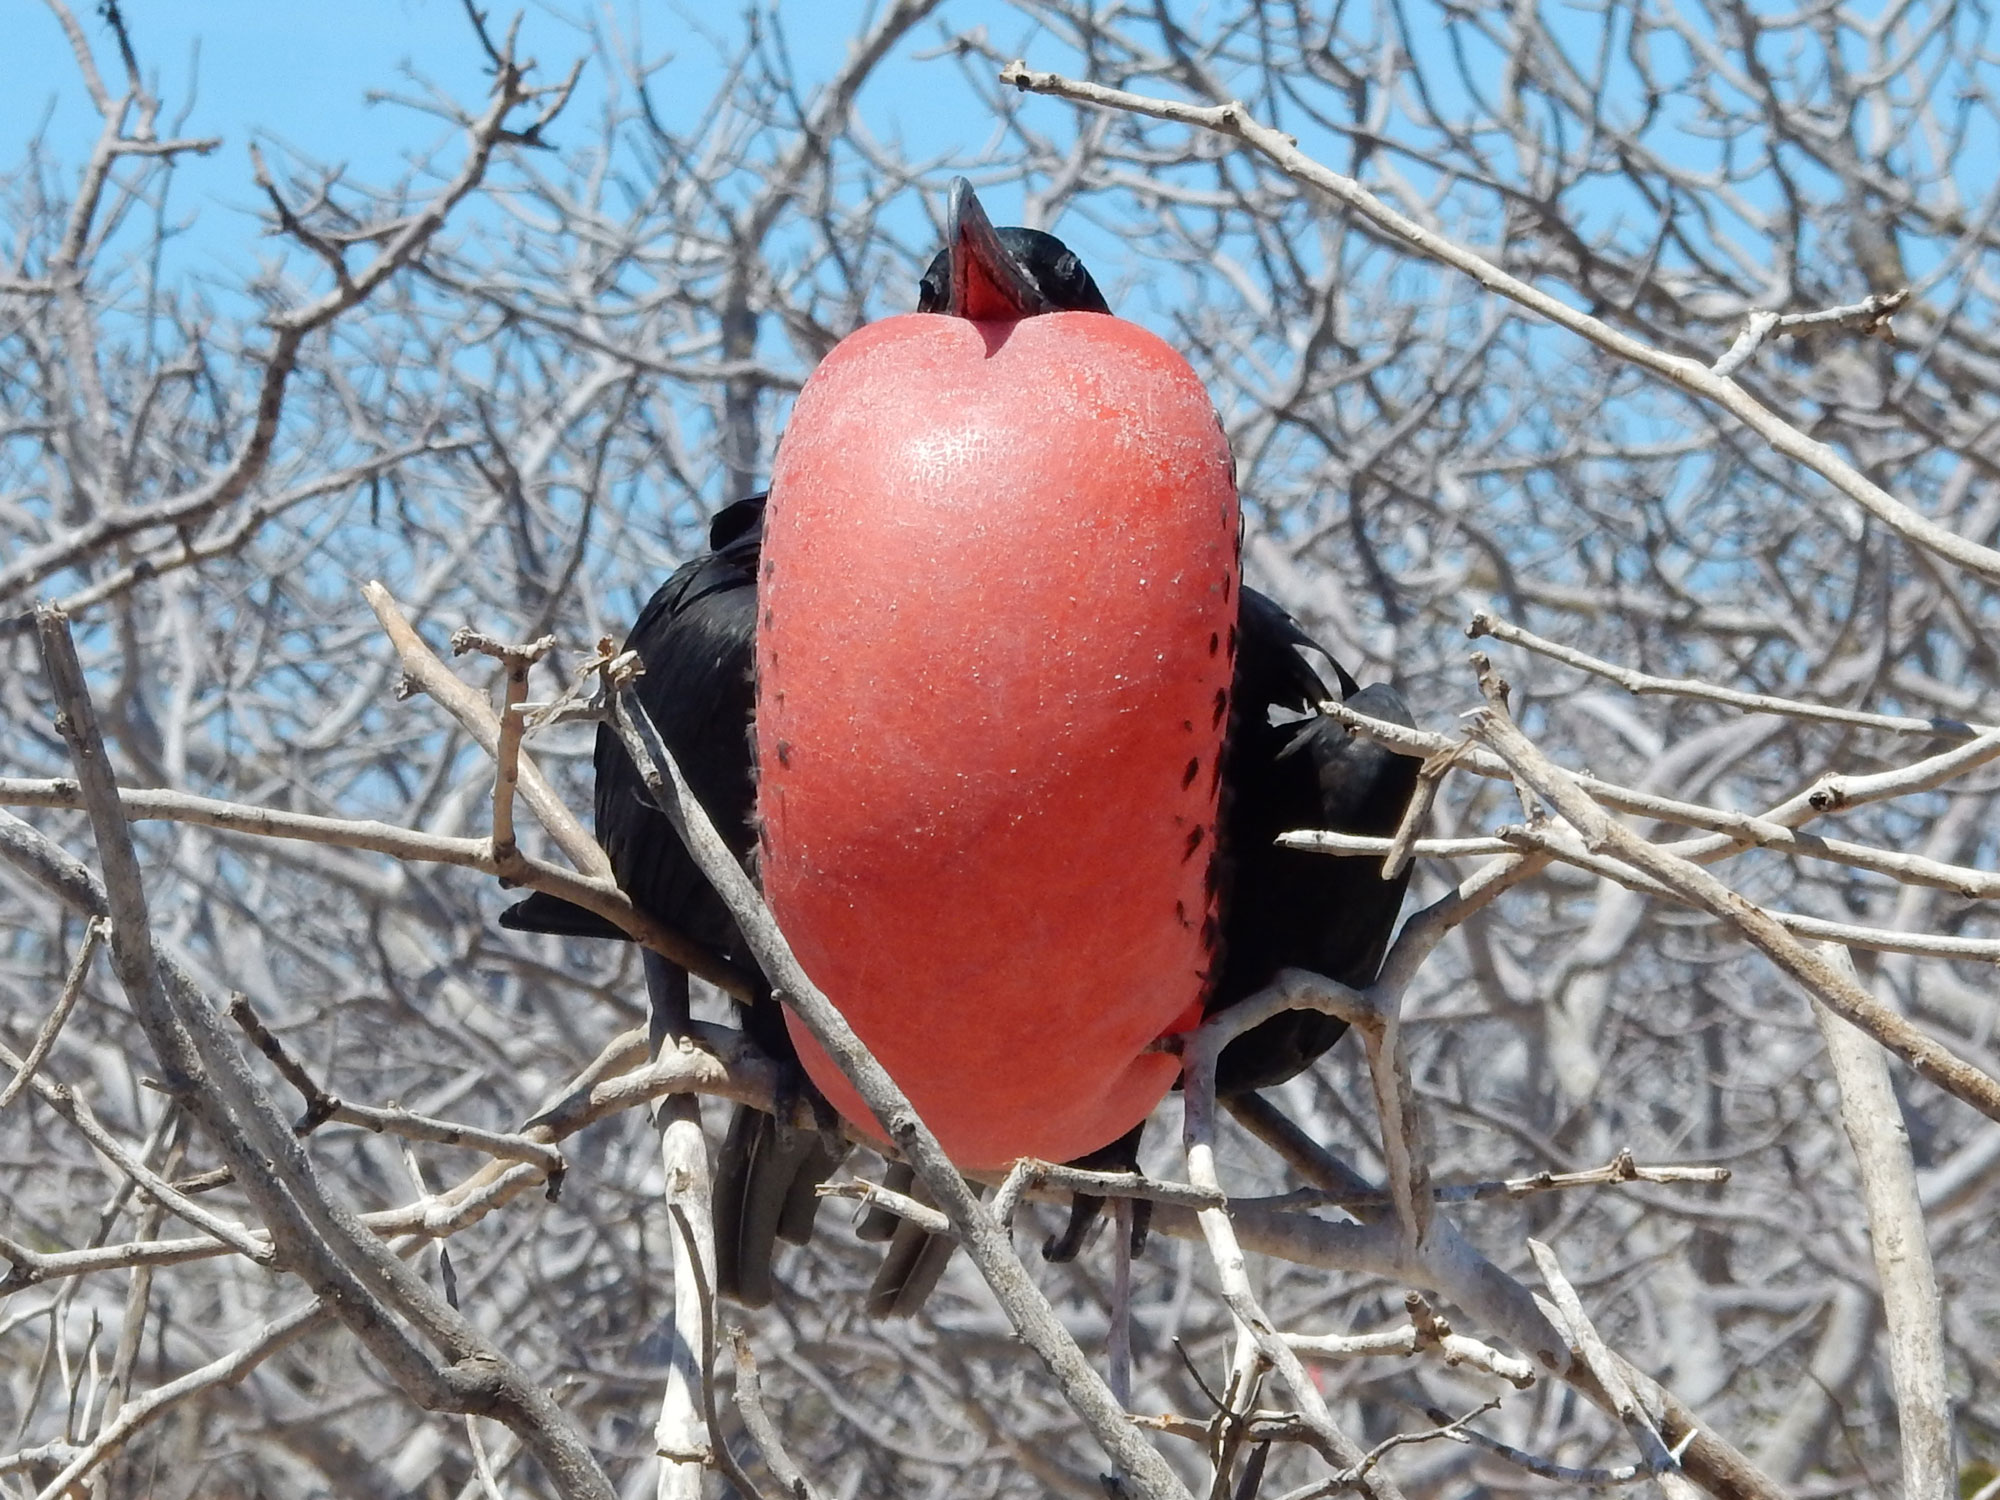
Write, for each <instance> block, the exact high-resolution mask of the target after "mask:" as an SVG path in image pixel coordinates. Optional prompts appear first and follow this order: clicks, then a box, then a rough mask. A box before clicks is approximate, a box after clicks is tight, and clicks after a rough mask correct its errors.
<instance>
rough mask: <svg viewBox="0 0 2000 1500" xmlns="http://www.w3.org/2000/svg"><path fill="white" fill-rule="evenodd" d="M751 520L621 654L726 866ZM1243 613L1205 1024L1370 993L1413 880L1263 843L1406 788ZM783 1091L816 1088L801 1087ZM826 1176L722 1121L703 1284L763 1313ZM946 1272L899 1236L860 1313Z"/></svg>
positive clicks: (743, 765)
mask: <svg viewBox="0 0 2000 1500" xmlns="http://www.w3.org/2000/svg"><path fill="white" fill-rule="evenodd" d="M763 509H764V497H763V496H761V495H759V496H753V497H752V498H750V499H747V500H740V501H738V502H737V503H736V504H734V505H732V506H730V507H728V508H727V509H726V510H724V511H722V512H721V513H719V514H718V515H717V516H716V518H715V521H714V522H713V524H712V525H711V527H710V544H711V550H710V551H709V552H707V553H705V554H704V555H702V556H701V557H698V558H696V559H694V560H693V561H691V562H688V563H686V564H684V565H683V566H682V567H681V568H679V569H678V570H676V571H675V573H674V574H673V576H672V577H671V578H669V579H668V580H667V582H666V583H665V584H664V585H663V586H662V587H661V588H660V590H659V591H658V592H657V593H655V594H654V595H653V597H652V599H651V600H650V601H649V602H648V603H647V605H646V608H645V609H644V611H643V612H641V614H640V616H639V619H638V622H637V623H636V624H635V625H634V626H633V627H632V633H631V635H630V636H629V637H628V638H627V640H626V643H625V645H626V649H627V650H630V651H635V652H637V653H638V654H639V657H640V660H641V661H642V662H643V663H644V665H645V671H644V673H643V674H642V675H641V676H640V678H639V680H638V684H637V687H636V691H637V693H638V696H639V700H640V702H641V703H642V704H644V706H645V708H646V711H647V713H648V714H650V715H651V716H652V719H653V722H654V723H655V724H656V725H657V726H658V728H659V730H660V736H661V739H662V740H663V741H664V742H665V744H666V746H667V748H668V750H669V751H671V752H672V753H673V755H674V757H675V759H676V760H677V761H678V762H679V763H680V766H681V769H682V771H683V773H684V774H685V775H686V776H687V778H688V784H689V786H690V787H691V788H692V789H693V790H694V792H695V794H696V795H697V796H698V797H699V798H700V799H701V802H702V805H703V806H704V807H705V808H706V809H707V810H708V813H709V816H710V818H711V819H713V820H714V822H715V825H716V828H717V830H718V831H719V832H720V833H721V834H722V837H723V838H724V840H725V841H726V842H727V843H728V844H729V847H730V849H731V851H732V852H733V853H734V854H736V856H737V857H738V858H739V859H747V858H748V855H749V852H750V850H751V848H752V845H753V843H754V829H753V822H752V820H753V818H754V815H755V800H756V791H755V781H754V774H753V751H752V746H751V741H750V725H751V717H752V713H753V710H754V685H753V683H752V681H751V665H752V643H753V638H754V633H755V626H756V580H757V562H758V549H759V545H760V543H761V541H762V538H763ZM1240 599H1241V603H1240V606H1239V615H1238V626H1237V632H1238V633H1237V649H1236V667H1235V676H1234V680H1233V683H1232V688H1231V695H1232V707H1231V715H1230V724H1229V735H1228V738H1227V740H1226V742H1225V745H1224V750H1223V775H1222V809H1221V838H1220V842H1221V846H1222V860H1221V861H1220V863H1219V865H1218V871H1219V873H1220V878H1221V879H1222V881H1223V891H1222V910H1223V927H1222V934H1221V940H1220V955H1219V968H1218V971H1217V976H1216V980H1215V987H1214V989H1213V991H1212V993H1211V994H1210V996H1209V999H1208V1004H1207V1009H1208V1011H1209V1013H1210V1014H1213V1013H1214V1012H1215V1011H1217V1010H1220V1009H1222V1008H1224V1007H1226V1006H1229V1005H1233V1004H1235V1003H1237V1002H1238V1001H1240V1000H1243V999H1245V998H1247V997H1248V996H1250V995H1252V994H1255V993H1256V992H1257V991H1258V990H1260V989H1262V988H1263V987H1264V986H1265V985H1266V984H1268V983H1269V982H1270V981H1271V979H1272V978H1273V977H1274V976H1275V975H1276V974H1277V973H1278V971H1279V970H1281V969H1284V968H1303V969H1311V970H1313V971H1315V972H1318V973H1322V974H1325V975H1327V976H1328V977H1330V978H1333V979H1338V980H1341V981H1343V982H1345V983H1348V984H1353V985H1366V984H1368V983H1370V982H1371V981H1372V980H1373V979H1374V977H1375V972H1376V970H1377V969H1378V968H1379V967H1380V965H1381V962H1382V955H1383V952H1384V951H1385V949H1386V947H1387V945H1388V941H1389V936H1390V933H1391V932H1392V930H1393V928H1394V925H1395V921H1396V917H1397V914H1398V912H1399V911H1400V909H1401V905H1402V899H1403V892H1404V889H1405V887H1406V885H1407V884H1408V879H1409V877H1408V873H1407V872H1405V873H1404V875H1403V876H1401V877H1400V878H1399V879H1397V880H1394V881H1385V880H1383V879H1382V878H1381V862H1380V861H1379V860H1375V859H1370V858H1365V857H1362V858H1330V857H1328V856H1326V855H1323V854H1313V853H1309V852H1306V851H1302V850H1294V849H1287V848H1283V847H1281V846H1279V845H1278V844H1277V843H1276V842H1275V840H1276V838H1277V836H1278V835H1279V834H1280V833H1284V832H1286V831H1288V830H1291V829H1295V828H1331V829H1334V830H1336V831H1339V832H1343V833H1359V834H1382V835H1386V834H1388V833H1391V832H1393V831H1394V830H1395V827H1396V825H1397V824H1398V823H1399V822H1400V821H1401V819H1402V815H1403V810H1404V808H1405V807H1406V806H1407V805H1408V803H1409V798H1410V794H1411V791H1412V790H1413V789H1414V787H1415V784H1416V772H1417V762H1416V761H1415V760H1412V759H1410V758H1408V757H1406V756H1400V755H1396V754H1394V753H1393V752H1390V751H1388V750H1385V749H1383V748H1382V747H1381V746H1379V745H1376V744H1375V743H1373V742H1372V741H1370V740H1368V739H1366V738H1365V737H1363V736H1360V735H1357V734H1354V733H1352V732H1351V731H1349V730H1348V729H1347V728H1346V727H1345V726H1344V725H1341V724H1339V723H1337V722H1335V721H1333V720H1331V719H1327V718H1325V717H1324V716H1322V715H1320V714H1318V713H1316V712H1315V707H1316V705H1317V704H1319V703H1320V702H1322V701H1324V700H1325V699H1326V698H1328V697H1330V696H1331V693H1330V692H1329V690H1328V688H1327V687H1326V685H1325V684H1324V682H1323V681H1322V680H1321V678H1320V677H1319V675H1318V673H1317V672H1315V671H1314V669H1313V667H1312V666H1311V664H1310V662H1309V661H1308V659H1307V656H1306V654H1305V653H1306V652H1308V651H1316V650H1317V649H1318V648H1317V647H1316V646H1315V645H1314V643H1313V642H1312V641H1311V639H1310V638H1309V637H1308V636H1306V635H1305V633H1304V632H1303V631H1302V630H1300V628H1299V626H1298V624H1297V622H1296V621H1294V620H1293V619H1292V617H1291V616H1290V615H1288V614H1287V613H1286V612H1285V611H1284V609H1283V608H1282V607H1281V606H1279V605H1278V604H1277V603H1275V602H1274V601H1273V600H1271V599H1269V598H1267V597H1266V596H1264V595H1263V594H1260V593H1258V592H1257V591H1256V590H1255V589H1250V588H1245V589H1243V590H1241V591H1240ZM1322 654H1323V653H1322ZM1328 660H1329V661H1331V660H1332V658H1331V657H1328ZM1334 670H1335V672H1336V674H1337V680H1338V681H1339V683H1340V686H1341V690H1342V694H1343V696H1344V697H1345V698H1346V700H1347V701H1348V702H1349V703H1350V704H1352V706H1354V707H1355V708H1357V709H1359V710H1360V711H1361V712H1363V713H1368V714H1372V715H1374V716H1375V717H1378V718H1384V719H1389V720H1392V721H1394V722H1397V723H1403V724H1408V723H1410V722H1411V720H1410V715H1409V711H1408V709H1407V708H1405V707H1404V704H1403V701H1402V698H1401V696H1400V695H1399V694H1397V693H1396V691H1395V690H1394V689H1393V688H1391V687H1388V686H1387V685H1385V684H1377V685H1375V686H1372V687H1368V688H1357V687H1356V685H1355V683H1354V681H1353V679H1352V678H1351V677H1349V676H1348V675H1347V673H1346V672H1345V671H1344V670H1342V669H1341V668H1340V667H1339V665H1338V663H1335V664H1334ZM595 766H596V772H597V795H596V815H597V832H598V838H599V840H600V841H601V842H602V843H603V845H604V848H605V852H606V853H607V854H608V855H609V856H610V859H611V867H612V871H613V873H614V874H615V875H616V877H617V879H618V882H619V884H620V885H621V886H622V887H623V888H624V889H625V891H626V893H627V894H628V895H630V896H631V898H632V901H633V904H634V905H636V906H639V907H640V908H642V909H643V910H646V911H648V912H650V913H652V914H653V915H654V916H656V917H658V918H660V919H661V920H662V921H664V922H666V923H667V924H668V925H669V926H672V927H674V928H676V929H678V930H679V931H681V932H683V933H685V934H686V935H687V936H689V937H691V938H694V939H695V940H696V941H698V942H701V943H704V944H706V945H707V946H709V947H711V948H713V949H714V950H715V951H716V952H718V953H720V954H722V955H723V956H724V957H727V958H729V959H730V960H732V961H733V962H735V963H737V964H739V965H741V966H742V967H743V968H744V969H745V970H746V971H748V972H751V973H754V972H755V968H756V966H755V963H754V961H753V960H752V959H751V958H750V955H749V953H748V951H747V949H746V948H745V946H744V944H743V941H742V937H741V935H740V934H739V933H738V932H737V930H736V924H735V922H734V921H733V920H732V919H731V918H730V916H729V913H728V911H727V909H726V908H725V907H724V906H723V904H722V901H721V898H719V897H718V896H717V895H716V894H715V893H714V891H713V890H712V889H711V888H710V887H709V885H708V883H707V881H706V880H705V879H704V878H703V877H702V875H701V872H700V870H699V869H698V868H697V867H696V865H695V863H694V861H693V859H692V857H691V856H690V855H689V854H688V853H687V851H686V850H685V849H684V848H683V847H682V845H681V842H680V840H679V838H678V837H677V836H676V835H675V834H674V832H673V829H672V827H671V825H669V824H668V822H667V819H666V816H665V815H664V814H663V813H661V812H660V811H659V809H658V808H656V807H654V806H653V805H652V803H651V801H650V800H649V799H648V798H647V796H646V791H645V787H644V784H643V783H642V781H641V780H640V778H639V773H638V771H637V769H636V768H635V767H634V766H633V765H632V763H631V761H630V760H629V758H628V757H627V756H626V755H625V752H624V748H623V746H621V745H620V744H619V743H618V740H617V737H616V736H615V735H614V734H612V733H611V732H610V731H609V730H600V731H599V734H598V740H597V750H596V757H595ZM500 920H501V925H503V926H505V927H510V928H514V929H516V930H521V931H539V932H556V933H562V934H565V935H569V936H576V937H614V938H615V937H621V936H622V935H623V934H621V933H620V932H619V931H618V930H617V929H616V928H614V927H612V926H611V925H610V924H609V923H607V922H605V921H603V919H601V918H599V917H597V916H595V915H593V914H592V913H589V912H585V911H582V910H581V909H579V908H577V907H574V906H571V905H570V904H569V903H567V902H565V901H561V900H558V899H556V898H554V897H549V896H542V895H535V896H531V897H529V898H528V899H527V900H525V901H523V902H521V903H519V904H518V905H516V906H514V907H512V908H510V909H509V910H508V911H506V912H504V913H503V914H502V915H501V919H500ZM656 967H664V966H649V968H648V975H649V980H650V981H651V983H652V988H653V990H654V992H655V993H654V1001H655V1011H656V1020H655V1024H656V1026H658V1025H660V1024H662V1021H661V1019H660V1015H659V1012H660V1011H661V1009H662V1006H661V1002H662V1001H663V1000H666V999H668V998H669V997H668V996H666V995H663V994H662V993H660V990H661V986H660V982H659V980H658V979H656V978H654V973H655V969H656ZM683 983H684V980H683ZM672 998H673V1000H674V1001H675V1002H676V1003H684V1002H680V1001H679V997H678V996H674V997H672ZM742 1016H743V1023H744V1029H745V1030H746V1031H747V1032H748V1033H749V1034H750V1036H751V1038H752V1040H754V1041H755V1042H756V1043H757V1044H758V1045H759V1046H760V1047H761V1048H763V1049H764V1050H765V1051H766V1052H768V1053H770V1054H771V1055H772V1056H774V1057H776V1058H777V1059H779V1060H780V1062H782V1063H784V1064H786V1065H788V1066H794V1067H795V1066H796V1062H797V1058H796V1054H795V1052H794V1051H793V1048H792V1044H791V1038H790V1036H789V1035H788V1034H787V1032H786V1030H785V1026H784V1020H783V1015H782V1012H781V1011H780V1009H779V1007H778V1004H777V1002H776V1001H775V1000H773V999H772V998H771V997H770V995H769V994H768V992H763V991H761V990H760V992H759V993H758V994H757V995H755V996H754V997H753V998H752V999H751V1000H750V1001H749V1002H748V1003H747V1004H745V1005H743V1006H742ZM1344 1029H1345V1028H1344V1026H1343V1023H1341V1022H1340V1021H1337V1020H1335V1019H1334V1018H1333V1017H1330V1016H1326V1015H1322V1014H1320V1013H1319V1012H1316V1011H1290V1012H1287V1013H1285V1014H1283V1015H1279V1016H1275V1017H1273V1018H1272V1019H1271V1020H1268V1021H1266V1022H1264V1023H1263V1024H1262V1025H1260V1026H1258V1027H1256V1028H1255V1029H1253V1030H1252V1031H1249V1032H1247V1033H1245V1034H1244V1035H1243V1036H1240V1037H1238V1038H1236V1039H1235V1040H1234V1041H1233V1042H1231V1043H1230V1044H1229V1046H1228V1047H1227V1048H1226V1049H1225V1050H1224V1052H1223V1055H1222V1058H1221V1061H1220V1064H1219V1066H1218V1070H1217V1088H1218V1090H1219V1091H1220V1092H1221V1093H1223V1094H1231V1093H1241V1092H1248V1091H1250V1090H1254V1089H1260V1088H1268V1087H1270V1086H1272V1085H1274V1084H1277V1083H1281V1082H1283V1081H1284V1080H1285V1079H1287V1078H1290V1077H1292V1076H1293V1075H1294V1074H1296V1073H1298V1072H1299V1071H1300V1070H1301V1069H1303V1068H1305V1067H1307V1066H1308V1065H1310V1064H1311V1063H1312V1062H1313V1060H1314V1059H1316V1058H1317V1057H1319V1056H1320V1054H1321V1053H1323V1052H1325V1051H1326V1049H1327V1048H1328V1047H1330V1046H1332V1045H1333V1043H1334V1042H1335V1041H1337V1040H1338V1039H1339V1037H1340V1034H1341V1032H1342V1031H1343V1030H1344ZM798 1086H799V1087H800V1088H807V1087H809V1086H808V1085H806V1084H804V1082H803V1079H802V1078H800V1079H799V1082H798ZM1137 1152H1138V1132H1137V1131H1134V1132H1133V1133H1132V1134H1131V1135H1129V1136H1127V1137H1124V1138H1122V1139H1121V1140H1119V1141H1116V1142H1113V1143H1112V1144H1111V1145H1109V1146H1106V1147H1105V1148H1104V1149H1103V1150H1102V1151H1100V1152H1096V1153H1093V1154H1092V1156H1091V1157H1090V1158H1088V1159H1087V1163H1086V1164H1088V1165H1090V1166H1093V1167H1098V1168H1101V1169H1106V1170H1130V1169H1133V1168H1135V1167H1136V1165H1137V1159H1138V1157H1137ZM835 1165H837V1162H836V1160H835V1159H834V1157H833V1156H832V1155H831V1154H830V1153H829V1152H828V1151H827V1149H826V1147H825V1145H824V1144H823V1143H822V1141H821V1139H820V1136H819V1135H818V1133H817V1132H813V1131H808V1130H797V1129H793V1128H790V1127H789V1126H783V1125H780V1124H779V1123H778V1122H777V1121H775V1120H774V1119H773V1118H772V1117H771V1116H770V1115H767V1114H765V1113H763V1112H762V1111H760V1110H752V1109H743V1108H739V1109H738V1110H737V1111H736V1113H735V1114H734V1116H733V1117H732V1119H731V1122H730V1127H729V1133H728V1136H727V1137H726V1138H725V1141H724V1145H723V1150H722V1152H721V1155H720V1159H719V1161H718V1163H717V1173H716V1181H717V1197H716V1246H717V1262H718V1265H717V1280H718V1282H719V1284H720V1289H721V1290H722V1291H723V1293H724V1294H725V1295H728V1296H731V1297H734V1298H736V1299H737V1300H739V1301H743V1302H745V1303H746V1305H750V1306H762V1305H763V1304H764V1303H765V1302H767V1301H768V1300H769V1298H770V1290H771V1286H770V1260H771V1254H772V1251H773V1249H774V1248H775V1243H776V1240H777V1239H779V1238H784V1239H787V1240H789V1241H792V1242H793V1243H803V1242H804V1241H805V1240H806V1239H807V1238H809V1237H810V1234H811V1229H812V1215H813V1209H814V1207H815V1206H816V1203H817V1199H816V1196H815V1195H814V1193H813V1188H814V1187H815V1186H816V1185H817V1184H818V1183H819V1182H821V1181H823V1180H824V1179H825V1177H826V1176H827V1175H828V1174H829V1173H830V1172H831V1171H832V1170H833V1168H834V1166H835ZM1097 1207H1098V1203H1097V1200H1094V1199H1088V1198H1085V1199H1081V1200H1079V1203H1078V1205H1077V1208H1078V1212H1077V1215H1076V1216H1075V1217H1074V1218H1073V1221H1072V1223H1071V1226H1070V1228H1069V1229H1068V1230H1067V1231H1066V1232H1065V1233H1064V1234H1063V1235H1062V1236H1061V1237H1059V1238H1058V1239H1056V1240H1054V1241H1052V1242H1051V1244H1050V1246H1049V1247H1048V1253H1049V1255H1050V1258H1052V1259H1060V1260H1066V1259H1069V1258H1070V1257H1071V1256H1072V1255H1074V1254H1075V1253H1076V1250H1077V1249H1078V1248H1079V1247H1080V1245H1081V1242H1082V1239H1083V1235H1084V1231H1085V1230H1087V1229H1088V1227H1089V1224H1090V1221H1091V1218H1092V1217H1093V1216H1094V1214H1095V1212H1096V1210H1097ZM944 1259H945V1247H943V1246H938V1245H931V1246H925V1245H924V1244H923V1243H922V1241H921V1239H919V1238H918V1237H915V1236H912V1235H909V1234H905V1235H903V1236H902V1237H901V1239H900V1240H899V1241H898V1242H897V1244H896V1245H895V1246H894V1247H893V1248H892V1250H891V1252H890V1254H889V1256H888V1258H887V1260H886V1261H885V1265H884V1273H883V1276H882V1277H881V1278H879V1279H878V1281H877V1284H876V1287H875V1289H874V1291H873V1292H872V1294H871V1304H872V1305H874V1306H876V1307H877V1309H878V1310H880V1311H884V1312H908V1311H913V1310H914V1308H915V1307H916V1306H917V1305H920V1304H921V1302H922V1300H923V1295H924V1294H927V1293H928V1291H929V1284H930V1283H931V1282H934V1281H935V1280H936V1278H937V1275H938V1273H939V1272H941V1271H942V1269H943V1261H944ZM911 1278H914V1279H911Z"/></svg>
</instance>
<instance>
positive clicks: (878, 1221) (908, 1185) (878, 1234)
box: [854, 1161, 917, 1245]
mask: <svg viewBox="0 0 2000 1500" xmlns="http://www.w3.org/2000/svg"><path fill="white" fill-rule="evenodd" d="M916 1180H917V1173H916V1169H915V1168H913V1167H912V1166H911V1165H910V1164H909V1163H908V1162H906V1161H892V1162H890V1163H889V1167H888V1170H887V1171H885V1172H884V1173H883V1174H882V1186H883V1187H885V1188H887V1189H888V1190H889V1191H890V1192H892V1193H902V1194H903V1195H904V1196H906V1197H907V1196H910V1195H911V1190H912V1188H913V1187H914V1186H915V1184H916ZM908 1222H909V1220H907V1219H902V1218H898V1217H897V1216H896V1215H895V1214H892V1213H890V1212H889V1210H888V1209H886V1208H877V1207H875V1206H874V1205H872V1204H871V1205H870V1206H869V1208H868V1210H867V1211H866V1212H865V1213H863V1214H862V1215H861V1222H860V1223H859V1224H856V1225H855V1226H854V1237H855V1238H856V1239H857V1240H861V1241H863V1242H864V1243H866V1244H870V1245H886V1244H888V1243H889V1241H891V1240H893V1239H894V1238H895V1237H896V1231H897V1230H899V1229H901V1228H902V1227H903V1226H904V1225H905V1224H907V1223H908Z"/></svg>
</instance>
